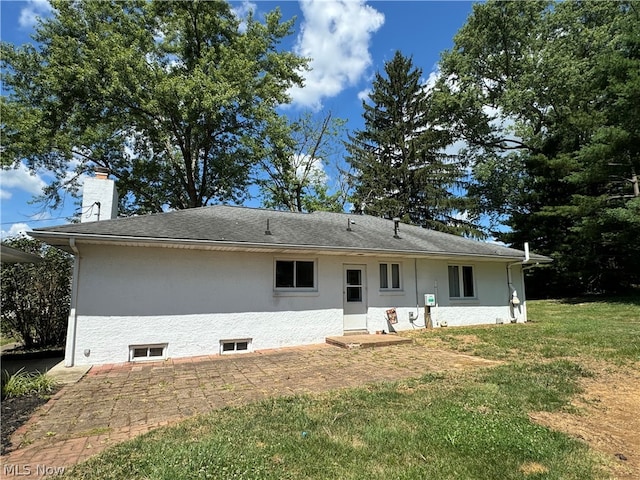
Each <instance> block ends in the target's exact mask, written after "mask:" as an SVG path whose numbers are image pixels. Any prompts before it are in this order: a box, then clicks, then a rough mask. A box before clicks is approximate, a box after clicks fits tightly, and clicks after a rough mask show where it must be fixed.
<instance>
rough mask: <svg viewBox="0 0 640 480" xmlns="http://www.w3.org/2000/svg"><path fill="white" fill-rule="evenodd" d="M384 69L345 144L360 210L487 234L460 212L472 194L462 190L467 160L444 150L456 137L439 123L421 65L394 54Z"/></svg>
mask: <svg viewBox="0 0 640 480" xmlns="http://www.w3.org/2000/svg"><path fill="white" fill-rule="evenodd" d="M385 74H386V77H385V76H383V75H381V74H380V73H377V74H376V76H375V79H374V81H373V89H372V92H371V94H370V96H369V100H370V103H367V102H366V101H363V103H362V105H363V108H364V113H363V117H364V123H365V127H364V129H363V130H360V131H356V132H355V133H354V134H353V135H350V137H349V142H348V144H347V151H348V153H349V155H348V158H347V160H348V162H349V163H350V164H351V167H352V175H351V186H352V187H353V189H354V193H353V196H352V201H353V203H354V209H355V211H356V212H357V213H366V214H369V215H374V216H378V217H383V218H389V219H390V218H394V217H397V218H401V219H402V220H403V221H405V222H408V223H412V224H415V225H420V226H422V227H426V228H431V229H434V230H439V231H443V232H448V233H455V234H466V235H472V236H481V232H480V230H479V229H478V228H477V227H476V226H475V225H474V224H473V223H472V222H470V221H468V220H466V219H464V218H462V217H463V216H464V213H465V212H466V210H467V208H468V200H467V199H465V198H464V197H461V196H459V195H457V193H460V192H461V191H463V189H464V183H463V181H462V179H463V178H464V176H465V165H464V164H463V162H462V161H461V160H460V159H459V158H458V156H457V155H449V154H446V153H445V148H446V147H447V146H448V145H450V144H451V137H450V135H449V133H448V132H447V131H446V130H444V129H439V128H437V126H435V125H434V124H433V119H434V118H436V117H435V112H434V105H433V102H432V98H431V96H430V93H429V91H428V89H427V87H426V85H425V84H424V82H423V81H422V70H421V69H419V68H417V67H415V66H414V65H413V61H412V59H411V58H407V57H405V56H403V55H402V54H401V53H400V52H396V54H395V56H394V57H393V59H392V60H391V61H389V62H387V63H386V64H385Z"/></svg>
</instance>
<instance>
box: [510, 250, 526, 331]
mask: <svg viewBox="0 0 640 480" xmlns="http://www.w3.org/2000/svg"><path fill="white" fill-rule="evenodd" d="M530 258H531V257H530V254H529V242H524V260H522V261H521V262H514V263H509V264H507V286H508V289H509V310H510V312H509V316H510V320H511V321H514V320H516V321H517V319H518V317H517V315H516V309H519V308H520V307H521V305H522V303H523V302H524V298H525V297H524V272H523V271H522V269H521V270H520V278H521V282H522V290H523V291H522V302H521V301H520V299H519V298H518V293H517V291H516V289H515V288H514V287H513V279H512V276H511V267H513V266H514V265H524V264H525V263H527V262H528V261H529V259H530ZM522 313H523V317H524V321H525V322H526V321H527V311H526V306H523V307H522Z"/></svg>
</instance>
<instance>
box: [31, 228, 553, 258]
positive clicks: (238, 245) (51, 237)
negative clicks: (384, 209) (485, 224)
mask: <svg viewBox="0 0 640 480" xmlns="http://www.w3.org/2000/svg"><path fill="white" fill-rule="evenodd" d="M29 235H32V236H34V237H36V238H40V239H41V240H44V241H48V243H52V242H55V239H60V240H65V242H64V243H63V244H59V246H66V245H67V241H70V240H71V239H72V238H73V239H77V240H79V241H82V240H85V241H88V242H100V243H103V242H106V243H113V244H122V243H125V244H126V243H131V244H150V245H158V246H170V245H187V246H202V247H205V246H206V247H211V249H212V250H235V251H246V250H249V249H256V250H264V251H270V250H271V251H282V250H294V251H301V252H302V251H322V250H324V251H327V252H335V253H347V252H356V254H359V255H376V254H383V255H399V256H412V257H413V256H418V257H425V256H427V257H429V256H431V257H442V258H450V257H464V258H487V259H494V260H495V259H502V260H517V259H518V258H519V257H518V256H515V255H514V256H506V255H505V256H502V255H489V254H469V253H456V252H442V251H426V250H397V249H393V250H392V249H371V248H359V247H339V246H323V245H299V244H282V243H250V242H233V241H225V240H217V241H216V240H213V241H212V240H194V239H179V238H156V237H133V236H114V235H100V234H84V233H63V232H38V231H34V232H30V233H29ZM527 256H528V253H527ZM544 261H545V260H538V262H544ZM519 263H523V262H522V260H519V261H517V262H515V263H513V264H512V265H516V264H519Z"/></svg>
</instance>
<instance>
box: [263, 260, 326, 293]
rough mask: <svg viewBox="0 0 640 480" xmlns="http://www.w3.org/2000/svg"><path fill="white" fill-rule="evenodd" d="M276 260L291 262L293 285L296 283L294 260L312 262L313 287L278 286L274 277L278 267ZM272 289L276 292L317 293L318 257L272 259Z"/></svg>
mask: <svg viewBox="0 0 640 480" xmlns="http://www.w3.org/2000/svg"><path fill="white" fill-rule="evenodd" d="M278 262H293V263H294V267H293V275H294V285H295V283H296V279H295V274H296V267H295V264H296V262H308V263H313V287H296V286H293V287H278V286H277V283H276V281H277V279H276V271H277V268H278ZM273 291H274V293H275V294H276V295H277V294H285V295H287V294H303V295H304V294H311V295H314V294H317V293H318V259H317V258H299V257H295V258H284V257H278V258H274V259H273Z"/></svg>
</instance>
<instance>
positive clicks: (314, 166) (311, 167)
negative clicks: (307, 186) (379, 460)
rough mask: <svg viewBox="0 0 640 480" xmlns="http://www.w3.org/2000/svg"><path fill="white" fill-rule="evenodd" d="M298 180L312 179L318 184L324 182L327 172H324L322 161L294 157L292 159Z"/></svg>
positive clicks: (304, 156)
mask: <svg viewBox="0 0 640 480" xmlns="http://www.w3.org/2000/svg"><path fill="white" fill-rule="evenodd" d="M293 165H294V167H295V169H296V178H297V179H298V180H304V179H312V180H315V181H319V182H326V181H327V179H328V177H327V172H325V169H324V165H323V163H322V160H320V159H319V158H310V157H309V155H296V156H295V157H294V159H293Z"/></svg>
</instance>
